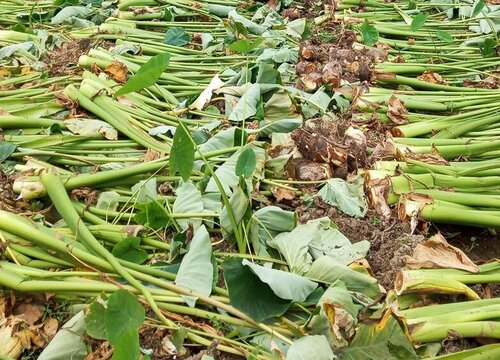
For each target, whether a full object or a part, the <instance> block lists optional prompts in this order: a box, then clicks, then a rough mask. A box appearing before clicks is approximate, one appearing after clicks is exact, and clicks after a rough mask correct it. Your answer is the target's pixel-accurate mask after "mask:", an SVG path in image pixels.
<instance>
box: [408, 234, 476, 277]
mask: <svg viewBox="0 0 500 360" xmlns="http://www.w3.org/2000/svg"><path fill="white" fill-rule="evenodd" d="M405 259H406V266H407V267H409V268H410V269H461V270H465V271H469V272H472V273H477V272H479V268H478V267H477V265H476V264H474V262H473V261H472V260H471V259H469V258H468V257H467V255H465V253H464V252H463V251H462V250H460V249H457V248H456V247H454V246H451V245H450V244H448V242H447V241H446V239H445V238H444V237H443V235H441V234H436V235H434V236H432V237H431V238H430V239H428V240H426V241H424V242H423V243H422V244H418V245H417V246H416V247H415V249H414V250H413V255H412V256H411V257H410V256H405Z"/></svg>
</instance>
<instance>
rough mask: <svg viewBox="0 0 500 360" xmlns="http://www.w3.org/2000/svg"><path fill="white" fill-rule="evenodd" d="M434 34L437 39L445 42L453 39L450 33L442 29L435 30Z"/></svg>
mask: <svg viewBox="0 0 500 360" xmlns="http://www.w3.org/2000/svg"><path fill="white" fill-rule="evenodd" d="M436 36H437V38H438V39H439V40H441V41H444V42H447V43H449V42H452V41H453V38H452V37H451V35H450V33H448V32H446V31H443V30H438V31H436Z"/></svg>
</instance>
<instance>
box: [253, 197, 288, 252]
mask: <svg viewBox="0 0 500 360" xmlns="http://www.w3.org/2000/svg"><path fill="white" fill-rule="evenodd" d="M294 227H295V213H294V212H293V211H286V210H283V209H281V208H279V207H277V206H265V207H263V208H261V209H259V210H257V211H255V212H254V213H253V215H252V225H251V227H250V239H251V241H252V246H253V249H254V251H255V252H256V255H268V253H267V251H266V247H267V244H266V243H267V241H269V240H271V238H272V237H273V236H276V235H277V234H278V233H280V232H282V231H291V230H293V228H294Z"/></svg>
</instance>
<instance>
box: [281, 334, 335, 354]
mask: <svg viewBox="0 0 500 360" xmlns="http://www.w3.org/2000/svg"><path fill="white" fill-rule="evenodd" d="M310 359H314V360H333V359H335V355H334V354H333V351H332V349H331V348H330V344H328V341H327V340H326V338H325V337H324V336H323V335H309V336H304V337H301V338H300V339H298V340H296V341H294V343H293V344H292V345H291V346H290V349H288V352H287V353H286V360H310Z"/></svg>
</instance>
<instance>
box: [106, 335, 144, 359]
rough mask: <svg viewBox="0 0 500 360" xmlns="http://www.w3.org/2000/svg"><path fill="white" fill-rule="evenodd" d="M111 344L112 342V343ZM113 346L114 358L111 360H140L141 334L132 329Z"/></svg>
mask: <svg viewBox="0 0 500 360" xmlns="http://www.w3.org/2000/svg"><path fill="white" fill-rule="evenodd" d="M110 343H111V341H110ZM112 345H113V357H112V358H111V360H130V359H139V355H140V351H141V349H140V347H139V332H138V331H137V330H136V329H133V328H130V329H128V330H127V331H125V332H124V333H123V334H122V335H121V336H120V338H119V339H118V340H117V341H116V342H115V343H114V344H112Z"/></svg>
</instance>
